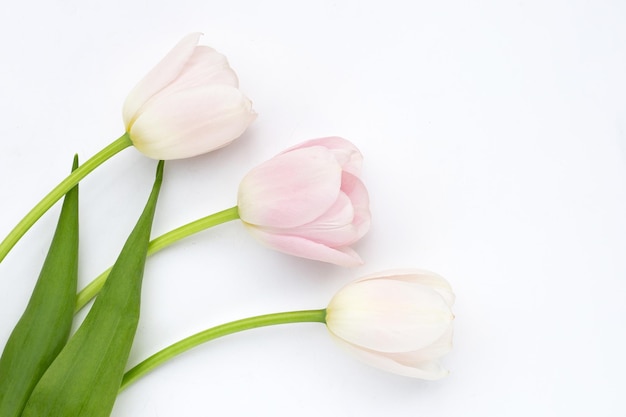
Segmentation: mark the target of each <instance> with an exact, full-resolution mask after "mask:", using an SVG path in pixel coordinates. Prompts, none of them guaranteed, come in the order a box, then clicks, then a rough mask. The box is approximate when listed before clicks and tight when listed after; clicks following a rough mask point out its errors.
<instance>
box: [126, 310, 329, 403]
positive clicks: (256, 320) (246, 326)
mask: <svg viewBox="0 0 626 417" xmlns="http://www.w3.org/2000/svg"><path fill="white" fill-rule="evenodd" d="M306 322H310V323H326V309H321V310H302V311H290V312H285V313H274V314H265V315H262V316H255V317H249V318H247V319H242V320H237V321H231V322H230V323H226V324H222V325H219V326H215V327H212V328H210V329H207V330H204V331H202V332H200V333H196V334H194V335H193V336H189V337H187V338H185V339H183V340H181V341H179V342H176V343H174V344H173V345H170V346H168V347H166V348H165V349H163V350H161V351H159V352H157V353H155V354H154V355H152V356H150V357H149V358H148V359H146V360H144V361H143V362H141V363H139V364H138V365H136V366H135V367H134V368H132V369H131V370H129V371H128V372H126V374H124V379H123V380H122V385H121V387H120V392H121V391H123V390H124V389H126V388H127V387H128V386H129V385H130V384H132V383H133V382H135V381H136V380H138V379H139V378H141V377H142V376H144V375H145V374H147V373H148V372H150V371H152V370H153V369H154V368H156V367H157V366H159V365H161V364H163V363H165V362H167V361H168V360H170V359H172V358H174V357H175V356H178V355H180V354H181V353H183V352H186V351H188V350H190V349H192V348H194V347H196V346H198V345H201V344H202V343H206V342H209V341H211V340H213V339H217V338H219V337H222V336H227V335H229V334H233V333H237V332H241V331H244V330H250V329H256V328H258V327H265V326H272V325H275V324H287V323H306Z"/></svg>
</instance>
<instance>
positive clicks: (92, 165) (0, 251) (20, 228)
mask: <svg viewBox="0 0 626 417" xmlns="http://www.w3.org/2000/svg"><path fill="white" fill-rule="evenodd" d="M131 145H132V142H131V141H130V137H129V136H128V133H124V134H123V135H122V136H120V137H119V138H118V139H116V140H115V141H113V142H112V143H111V144H110V145H108V146H106V147H105V148H104V149H102V150H101V151H100V152H98V153H97V154H95V155H94V156H92V157H91V158H90V159H89V160H88V161H86V162H85V163H84V164H82V165H81V166H79V167H78V169H76V170H75V171H73V172H72V173H71V174H70V175H68V176H67V177H66V178H65V179H64V180H63V181H61V182H60V183H59V185H57V186H56V187H55V188H54V189H53V190H52V191H50V192H49V193H48V195H46V196H45V197H44V198H43V199H42V200H41V201H40V202H39V203H37V205H36V206H35V207H33V209H32V210H31V211H29V212H28V214H27V215H26V216H24V218H23V219H22V220H21V221H20V222H19V223H18V224H17V226H15V227H14V228H13V230H11V232H10V233H9V234H8V235H7V237H5V238H4V240H3V241H2V243H0V262H2V260H3V259H4V258H5V257H6V256H7V254H8V253H9V252H10V251H11V249H12V248H13V246H15V244H16V243H17V242H18V241H19V240H20V239H21V237H22V236H24V234H25V233H26V232H27V231H28V229H30V228H31V227H32V225H33V224H35V222H36V221H37V220H38V219H39V218H40V217H41V216H43V214H44V213H45V212H46V211H48V209H49V208H50V207H52V206H53V205H54V203H56V202H57V201H58V200H59V199H60V198H61V197H63V196H64V195H65V194H66V193H67V192H68V191H69V190H71V189H72V187H74V186H75V185H76V184H78V182H79V181H80V180H81V179H83V178H85V177H86V176H87V174H89V173H90V172H91V171H93V170H94V169H96V168H97V167H98V166H100V165H102V163H103V162H105V161H106V160H108V159H109V158H111V157H112V156H113V155H115V154H117V153H119V152H120V151H121V150H123V149H126V148H128V147H129V146H131Z"/></svg>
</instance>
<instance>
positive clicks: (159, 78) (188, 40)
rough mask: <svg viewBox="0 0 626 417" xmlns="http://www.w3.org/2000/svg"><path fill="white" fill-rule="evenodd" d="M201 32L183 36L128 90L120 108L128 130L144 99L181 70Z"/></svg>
mask: <svg viewBox="0 0 626 417" xmlns="http://www.w3.org/2000/svg"><path fill="white" fill-rule="evenodd" d="M201 35H202V34H201V33H191V34H189V35H187V36H186V37H184V38H183V39H182V40H181V41H180V42H179V43H178V44H177V45H176V46H175V47H174V48H173V49H172V50H171V51H170V52H169V53H168V54H167V55H166V56H165V57H164V58H163V59H162V60H161V62H159V63H158V64H157V65H156V66H155V67H154V68H153V69H152V70H151V71H150V72H149V73H148V74H146V76H145V77H144V78H143V79H142V80H141V81H139V83H138V84H137V85H136V86H135V88H133V90H132V91H131V92H130V94H129V95H128V97H127V98H126V101H125V102H124V107H123V110H122V116H123V118H124V125H125V126H126V130H127V131H128V130H129V129H130V127H131V125H132V124H133V122H134V118H135V117H136V116H137V112H138V110H139V109H140V108H141V106H143V105H144V103H145V102H146V101H148V100H149V99H150V97H152V96H153V95H155V94H156V93H158V92H159V91H160V90H162V89H163V88H165V87H166V86H167V85H168V84H169V83H170V82H172V81H173V80H174V79H175V78H176V77H177V76H178V75H179V74H180V73H181V72H182V70H183V68H184V67H185V65H186V63H187V61H188V60H189V57H191V56H192V54H193V52H194V49H195V48H196V45H197V44H198V40H199V39H200V36H201Z"/></svg>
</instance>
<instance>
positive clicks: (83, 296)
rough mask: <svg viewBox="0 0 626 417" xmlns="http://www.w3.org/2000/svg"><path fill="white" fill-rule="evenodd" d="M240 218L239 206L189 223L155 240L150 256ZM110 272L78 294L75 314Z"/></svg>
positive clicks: (150, 249) (95, 292)
mask: <svg viewBox="0 0 626 417" xmlns="http://www.w3.org/2000/svg"><path fill="white" fill-rule="evenodd" d="M238 218H239V211H238V208H237V206H235V207H231V208H229V209H226V210H222V211H219V212H217V213H213V214H211V215H209V216H206V217H203V218H201V219H198V220H196V221H193V222H191V223H187V224H186V225H184V226H181V227H179V228H176V229H174V230H171V231H169V232H167V233H165V234H164V235H161V236H159V237H157V238H155V239H153V240H152V241H151V242H150V244H149V246H148V256H150V255H152V254H153V253H156V252H158V251H160V250H161V249H164V248H166V247H168V246H169V245H171V244H173V243H175V242H178V241H179V240H181V239H183V238H185V237H187V236H191V235H193V234H195V233H198V232H201V231H202V230H205V229H208V228H211V227H213V226H217V225H218V224H222V223H226V222H228V221H231V220H236V219H238ZM110 271H111V268H109V269H107V270H106V271H104V272H103V273H101V274H100V275H98V276H97V277H96V279H94V280H93V281H91V282H90V283H89V284H88V285H87V286H86V287H85V288H83V289H82V290H81V291H80V292H79V293H78V296H77V298H76V307H75V308H74V312H75V313H76V312H78V311H79V310H80V309H82V308H83V307H84V306H85V305H86V304H87V303H88V302H89V301H90V300H91V299H92V298H94V297H95V296H96V295H97V294H98V292H100V290H101V289H102V286H103V285H104V283H105V281H106V279H107V276H109V272H110Z"/></svg>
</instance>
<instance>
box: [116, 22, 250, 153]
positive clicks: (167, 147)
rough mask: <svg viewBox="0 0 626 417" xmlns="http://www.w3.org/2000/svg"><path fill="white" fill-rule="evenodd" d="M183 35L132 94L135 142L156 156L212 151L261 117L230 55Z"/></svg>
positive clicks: (129, 114) (129, 124) (127, 120)
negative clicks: (240, 84) (243, 90)
mask: <svg viewBox="0 0 626 417" xmlns="http://www.w3.org/2000/svg"><path fill="white" fill-rule="evenodd" d="M199 38H200V34H199V33H192V34H190V35H188V36H187V37H185V38H183V39H182V40H181V41H180V42H179V43H178V45H176V46H175V47H174V49H172V50H171V51H170V53H169V54H168V55H167V56H166V57H165V58H164V59H163V60H162V61H161V62H160V63H159V64H158V65H157V66H156V67H155V68H153V69H152V71H150V72H149V73H148V74H147V75H146V76H145V77H144V79H143V80H141V81H140V82H139V84H137V86H135V88H134V89H133V90H132V91H131V92H130V94H129V95H128V97H127V98H126V102H125V103H124V109H123V112H122V113H123V117H124V124H125V126H126V131H127V132H128V134H129V136H130V139H131V141H132V142H133V145H134V146H135V147H136V148H137V149H138V150H139V151H140V152H142V153H144V154H145V155H146V156H148V157H150V158H154V159H180V158H188V157H192V156H196V155H200V154H203V153H206V152H210V151H212V150H215V149H217V148H221V147H222V146H225V145H228V144H229V143H230V142H232V141H233V140H235V139H236V138H238V137H239V136H241V134H242V133H243V132H244V131H245V130H246V128H247V127H248V125H249V124H250V123H252V121H253V120H254V119H255V117H256V113H255V112H254V111H253V110H252V103H251V102H250V100H249V99H248V98H247V97H246V96H244V95H243V94H242V93H241V91H239V89H238V80H237V75H236V74H235V72H234V71H233V70H232V69H231V68H230V66H229V65H228V61H227V60H226V57H224V55H222V54H220V53H218V52H216V51H215V50H214V49H212V48H209V47H208V46H202V45H200V46H199V45H198V40H199Z"/></svg>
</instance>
